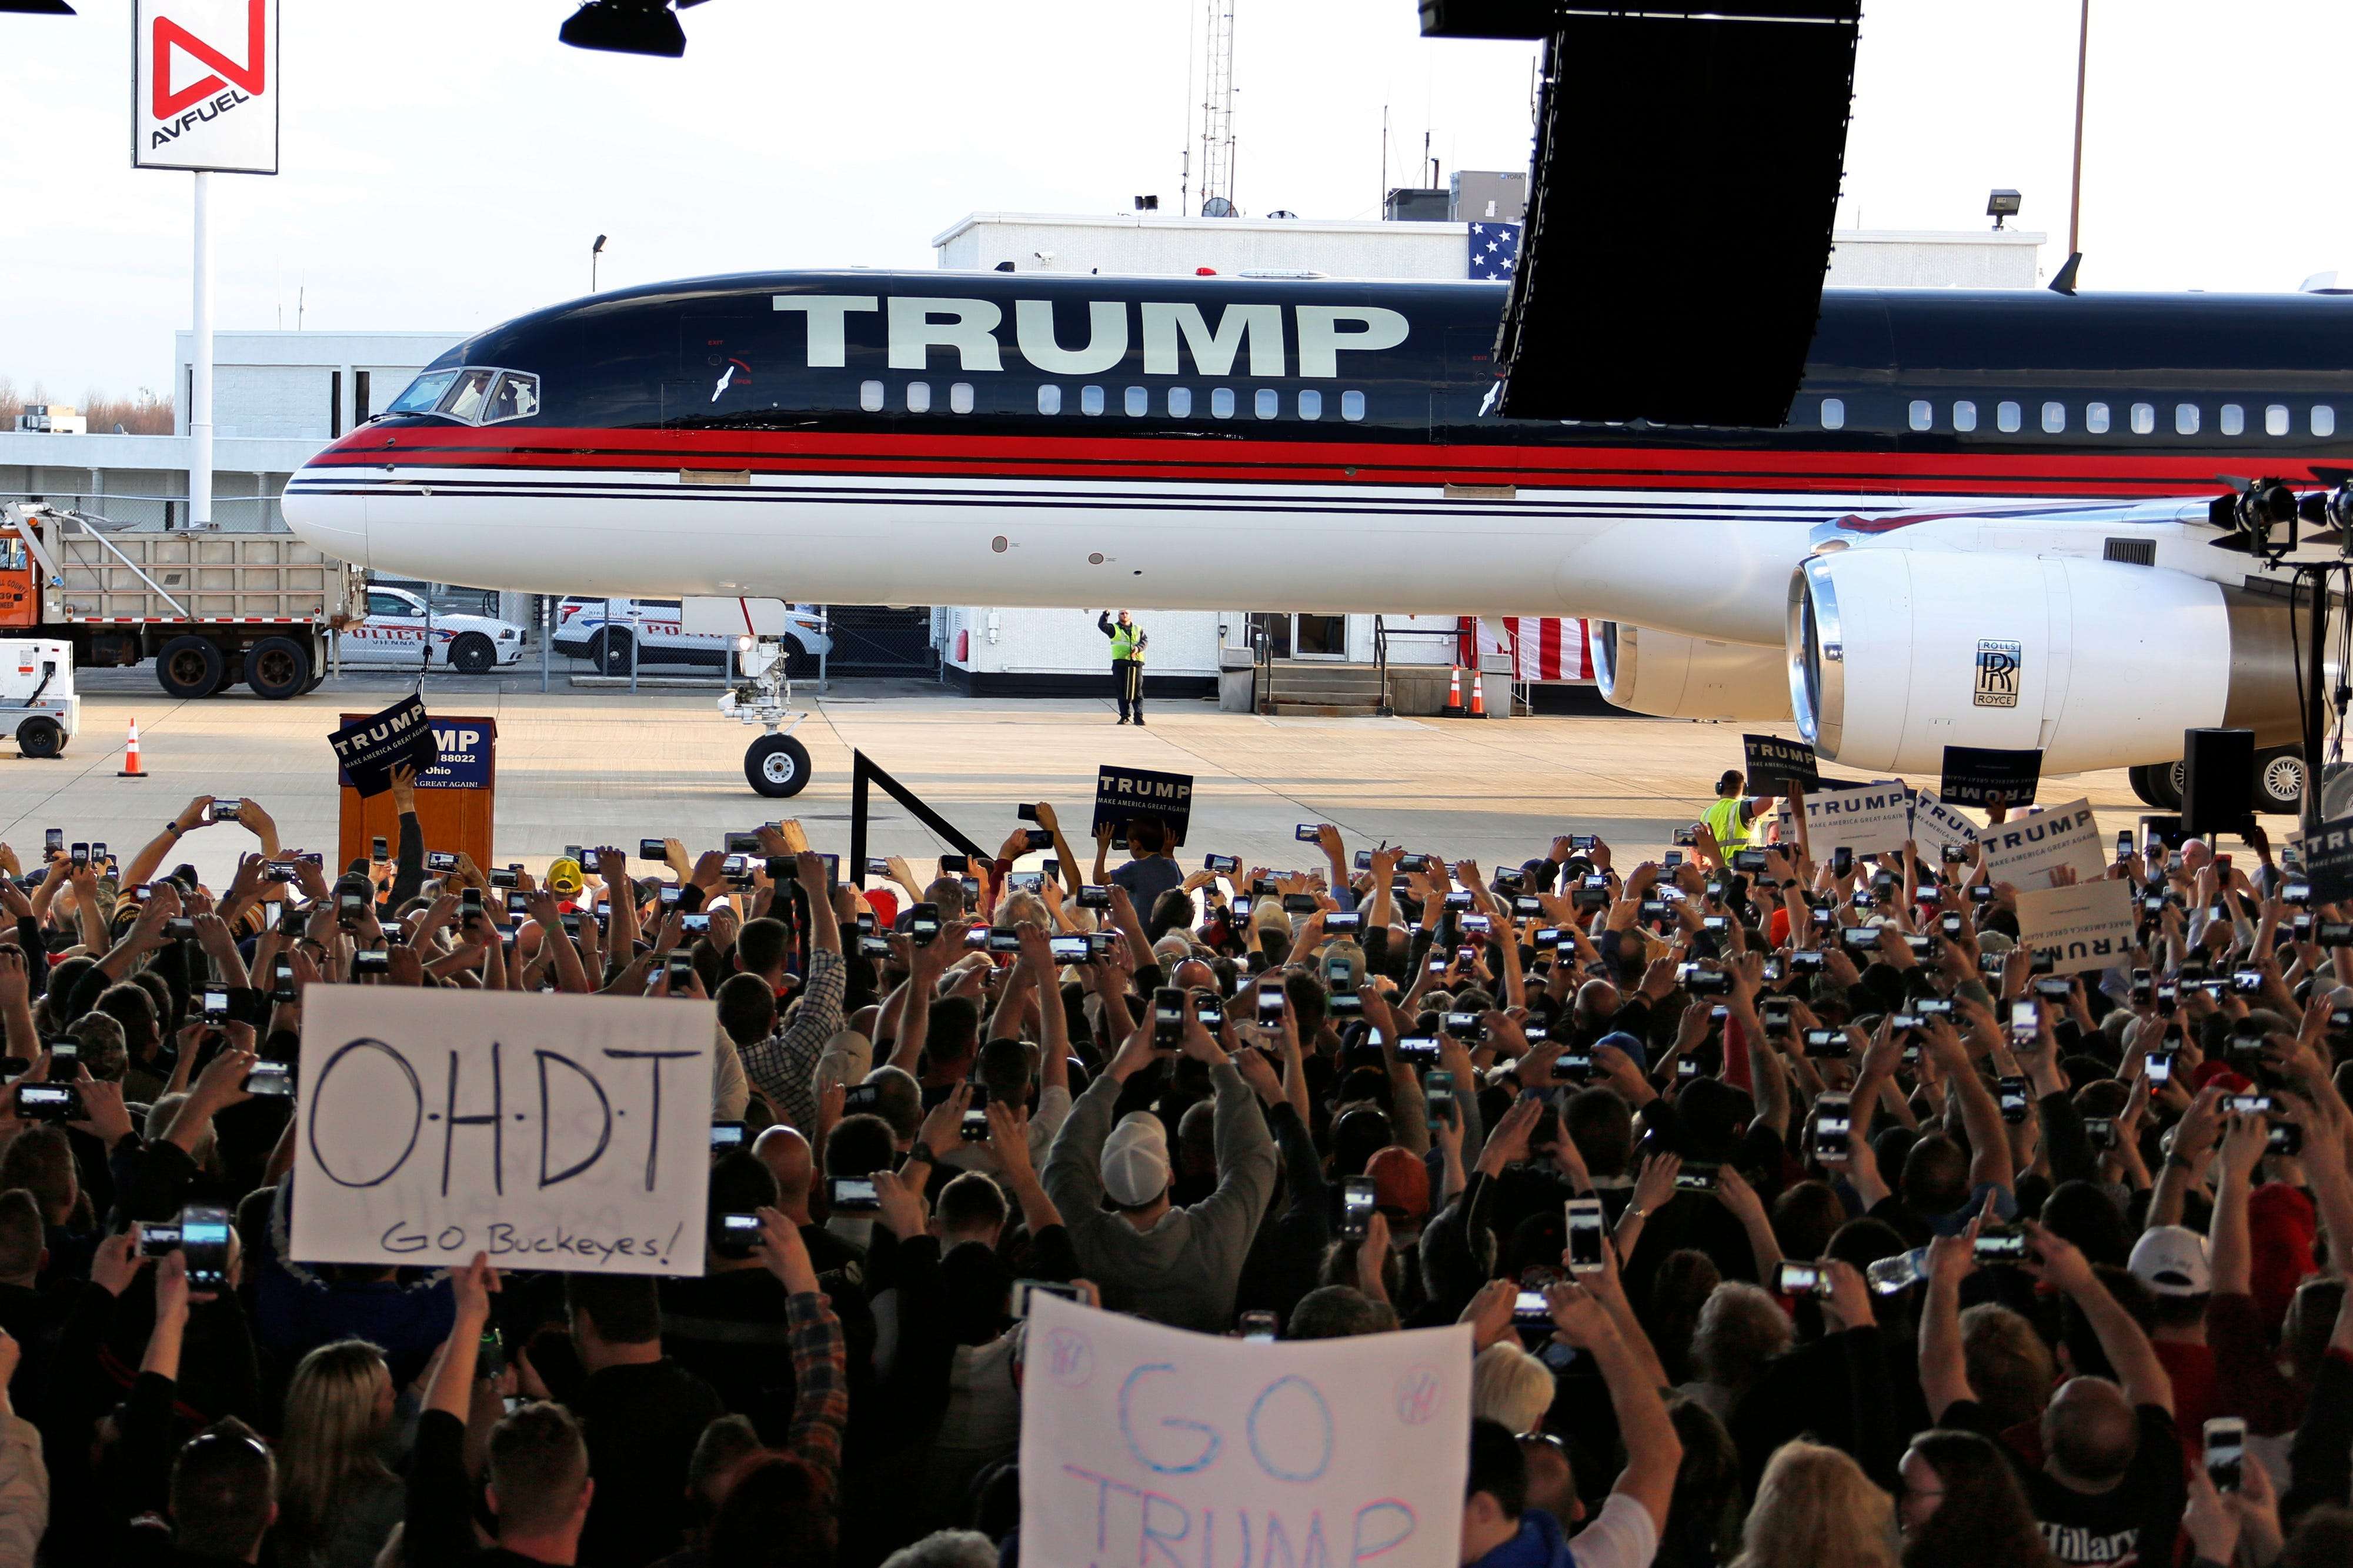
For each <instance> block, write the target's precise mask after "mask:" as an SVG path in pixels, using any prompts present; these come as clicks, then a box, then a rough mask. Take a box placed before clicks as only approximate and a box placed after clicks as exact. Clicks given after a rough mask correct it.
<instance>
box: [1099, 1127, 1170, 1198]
mask: <svg viewBox="0 0 2353 1568" xmlns="http://www.w3.org/2000/svg"><path fill="white" fill-rule="evenodd" d="M1103 1191H1104V1192H1108V1193H1110V1194H1111V1201H1112V1202H1114V1203H1117V1204H1118V1205H1119V1206H1120V1207H1121V1208H1123V1209H1138V1208H1142V1207H1143V1206H1144V1205H1145V1204H1146V1203H1149V1202H1152V1201H1153V1200H1154V1199H1155V1198H1157V1197H1159V1196H1160V1194H1161V1193H1163V1192H1166V1191H1168V1129H1167V1128H1166V1127H1165V1126H1163V1125H1162V1124H1161V1120H1160V1118H1158V1117H1156V1116H1154V1115H1153V1114H1152V1113H1151V1112H1150V1111H1130V1112H1128V1114H1127V1115H1126V1116H1124V1117H1123V1118H1120V1123H1119V1125H1118V1126H1117V1127H1115V1128H1112V1129H1111V1136H1110V1137H1109V1138H1107V1139H1103Z"/></svg>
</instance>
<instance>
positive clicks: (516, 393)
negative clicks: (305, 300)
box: [482, 370, 2287, 425]
mask: <svg viewBox="0 0 2353 1568" xmlns="http://www.w3.org/2000/svg"><path fill="white" fill-rule="evenodd" d="M2286 411H2287V410H2285V409H2284V408H2283V409H2282V410H2280V412H2281V413H2282V414H2285V413H2286ZM538 412H539V377H538V376H527V375H525V374H524V373H523V372H522V371H520V370H506V371H501V372H500V374H499V386H498V390H497V391H495V392H492V393H491V401H490V407H489V408H488V409H486V410H485V411H484V413H483V415H482V423H484V424H485V425H494V424H496V423H498V422H499V421H500V420H501V419H528V418H531V417H532V416H533V414H536V413H538Z"/></svg>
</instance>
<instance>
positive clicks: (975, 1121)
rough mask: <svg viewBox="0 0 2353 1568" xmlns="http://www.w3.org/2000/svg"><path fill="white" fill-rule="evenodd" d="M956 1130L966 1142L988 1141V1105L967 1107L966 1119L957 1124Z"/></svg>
mask: <svg viewBox="0 0 2353 1568" xmlns="http://www.w3.org/2000/svg"><path fill="white" fill-rule="evenodd" d="M956 1130H957V1132H958V1133H959V1134H960V1135H961V1136H962V1137H963V1139H964V1140H965V1142H966V1143H987V1141H988V1110H987V1107H985V1106H968V1107H965V1113H964V1120H962V1121H961V1122H959V1123H957V1124H956Z"/></svg>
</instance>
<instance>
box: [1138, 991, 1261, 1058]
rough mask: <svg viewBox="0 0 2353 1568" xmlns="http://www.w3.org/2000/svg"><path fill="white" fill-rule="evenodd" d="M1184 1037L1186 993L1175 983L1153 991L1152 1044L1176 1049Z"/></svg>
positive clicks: (1162, 1047) (1161, 1048) (1168, 1049)
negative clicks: (1178, 988) (1177, 987)
mask: <svg viewBox="0 0 2353 1568" xmlns="http://www.w3.org/2000/svg"><path fill="white" fill-rule="evenodd" d="M1275 994H1276V996H1277V997H1278V998H1280V997H1281V995H1282V993H1281V992H1280V991H1277V992H1276V993H1275ZM1261 1006H1263V1003H1261ZM1278 1016H1279V1014H1278ZM1184 1038H1185V993H1184V992H1183V991H1179V990H1177V989H1176V987H1175V986H1173V985H1164V986H1162V987H1160V988H1159V989H1158V990H1156V991H1154V992H1153V993H1152V1044H1153V1045H1154V1047H1155V1049H1157V1050H1162V1051H1174V1050H1176V1047H1177V1044H1178V1043H1179V1042H1181V1041H1182V1040H1183V1039H1184Z"/></svg>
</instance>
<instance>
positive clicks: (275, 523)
mask: <svg viewBox="0 0 2353 1568" xmlns="http://www.w3.org/2000/svg"><path fill="white" fill-rule="evenodd" d="M0 501H46V502H47V503H49V504H50V505H52V506H57V507H61V508H64V509H67V510H69V511H74V512H89V513H93V514H96V515H98V516H100V517H103V518H105V519H106V520H107V521H108V522H110V523H121V524H126V525H128V526H130V527H132V528H169V529H174V530H177V529H181V528H185V527H186V526H187V525H188V500H187V497H185V496H184V495H124V494H119V493H107V492H101V491H88V490H78V491H69V490H0ZM279 502H280V497H279V496H278V495H277V494H275V493H271V494H268V495H221V494H216V495H214V497H213V526H215V527H216V528H218V529H220V530H222V531H223V532H225V533H231V534H283V533H286V532H288V529H287V527H286V514H285V513H284V511H283V510H282V509H281V508H280V504H279Z"/></svg>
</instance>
